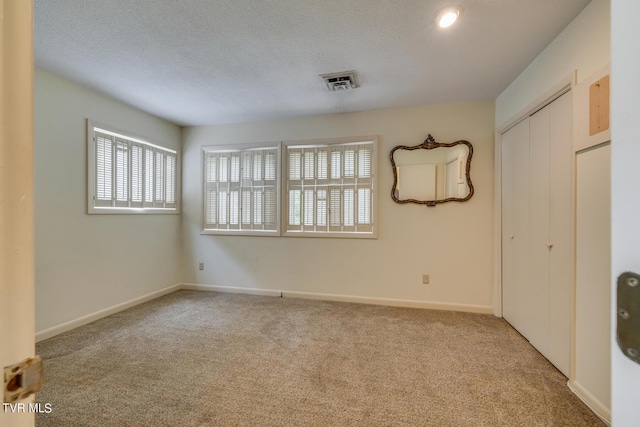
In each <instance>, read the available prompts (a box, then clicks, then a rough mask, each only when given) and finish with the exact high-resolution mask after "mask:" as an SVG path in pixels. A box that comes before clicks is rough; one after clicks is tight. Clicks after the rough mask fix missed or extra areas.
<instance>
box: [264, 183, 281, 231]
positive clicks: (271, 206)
mask: <svg viewBox="0 0 640 427" xmlns="http://www.w3.org/2000/svg"><path fill="white" fill-rule="evenodd" d="M277 197H278V195H277V190H276V189H275V188H267V189H265V190H264V224H265V226H267V227H268V228H273V227H275V225H276V218H277V211H276V210H277V206H278V205H277V203H278V199H277Z"/></svg>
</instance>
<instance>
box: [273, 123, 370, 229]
mask: <svg viewBox="0 0 640 427" xmlns="http://www.w3.org/2000/svg"><path fill="white" fill-rule="evenodd" d="M363 144H371V147H372V153H371V165H370V167H371V176H370V185H371V197H370V203H371V211H370V221H371V231H367V232H363V231H335V230H333V231H307V230H300V231H298V230H290V229H289V224H288V223H289V181H290V178H289V155H288V153H289V149H291V148H293V149H296V148H300V149H305V148H306V149H308V148H325V147H326V148H328V149H329V153H331V151H330V149H331V147H332V146H341V147H347V146H362V145H363ZM282 146H283V147H282V160H281V165H282V166H281V169H282V174H283V175H282V189H281V193H282V196H281V199H282V206H281V211H282V235H283V236H286V237H313V238H322V237H327V238H342V239H345V238H346V239H350V238H351V239H377V237H378V212H377V211H378V193H379V189H378V182H377V176H378V173H377V172H378V137H377V136H359V137H347V138H331V139H317V140H297V141H285V142H283V143H282ZM328 156H329V157H330V156H331V154H328ZM300 161H301V163H304V161H305V159H304V156H302V157H301V159H300ZM316 162H317V161H316ZM341 166H343V165H341ZM330 174H331V166H328V170H327V175H328V176H327V178H328V179H327V181H328V182H329V181H333V180H332V179H331V177H330ZM356 175H357V174H356ZM304 180H305V179H304V177H301V181H304ZM340 180H344V177H342V178H340ZM315 181H317V179H315ZM328 185H329V186H331V187H334V188H341V189H342V190H344V189H345V185H344V184H341V185H335V181H334V185H331V184H328ZM329 186H327V190H329V189H330V188H331V187H329ZM352 186H353V188H354V189H355V192H356V193H357V192H358V189H359V188H360V187H358V183H357V179H354V183H353V184H352ZM314 188H316V189H317V186H314ZM365 188H368V187H365ZM304 197H305V195H304V192H302V193H301V194H300V200H301V202H302V203H303V200H304ZM329 198H330V193H329V191H327V193H326V199H325V203H326V204H327V206H328V204H329V203H330V200H329ZM341 204H342V201H341ZM355 205H356V202H354V207H353V208H354V209H355ZM343 210H344V209H343V207H342V206H341V214H340V215H341V221H342V211H343ZM314 216H315V214H314ZM355 216H356V217H357V214H356V215H355ZM300 221H301V222H302V221H304V218H303V215H302V214H301V217H300ZM326 221H327V223H329V222H330V218H329V213H328V212H327V214H326Z"/></svg>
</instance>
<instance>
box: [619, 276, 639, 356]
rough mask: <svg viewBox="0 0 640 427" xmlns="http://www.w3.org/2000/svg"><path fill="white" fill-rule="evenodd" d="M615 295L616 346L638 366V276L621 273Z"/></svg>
mask: <svg viewBox="0 0 640 427" xmlns="http://www.w3.org/2000/svg"><path fill="white" fill-rule="evenodd" d="M617 294H618V300H617V305H616V308H617V310H618V315H617V316H616V320H617V328H616V336H617V341H618V346H619V347H620V350H622V353H624V355H625V356H627V357H628V358H629V359H631V360H632V361H634V362H636V363H638V364H640V275H638V274H636V273H632V272H626V273H622V274H621V275H620V276H619V277H618V283H617Z"/></svg>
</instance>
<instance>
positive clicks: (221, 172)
mask: <svg viewBox="0 0 640 427" xmlns="http://www.w3.org/2000/svg"><path fill="white" fill-rule="evenodd" d="M203 161H204V164H203V171H204V174H203V175H204V185H203V187H204V188H203V190H204V194H203V200H204V212H203V214H204V221H203V222H204V227H203V229H204V230H203V233H205V234H253V235H265V234H266V235H269V234H272V235H279V234H280V211H279V206H280V191H279V187H280V144H267V145H243V146H237V145H236V146H224V147H222V146H209V147H203Z"/></svg>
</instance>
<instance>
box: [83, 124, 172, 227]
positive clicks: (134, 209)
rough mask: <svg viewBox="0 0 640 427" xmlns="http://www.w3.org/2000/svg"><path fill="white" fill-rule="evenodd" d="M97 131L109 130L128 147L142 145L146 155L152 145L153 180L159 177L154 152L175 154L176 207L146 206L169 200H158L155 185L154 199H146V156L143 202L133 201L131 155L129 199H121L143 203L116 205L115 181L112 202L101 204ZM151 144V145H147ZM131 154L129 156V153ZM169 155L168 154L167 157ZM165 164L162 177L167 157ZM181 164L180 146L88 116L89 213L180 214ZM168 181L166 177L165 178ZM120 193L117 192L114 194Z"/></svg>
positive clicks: (142, 183) (107, 132)
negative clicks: (158, 140)
mask: <svg viewBox="0 0 640 427" xmlns="http://www.w3.org/2000/svg"><path fill="white" fill-rule="evenodd" d="M96 132H98V133H103V134H108V135H111V136H113V137H114V138H117V139H118V140H120V141H124V142H126V143H127V144H128V145H127V147H133V146H135V147H141V149H142V152H145V154H144V156H146V155H147V154H146V150H147V149H151V150H153V152H154V159H153V160H152V162H153V165H154V166H153V175H154V177H153V181H154V183H155V182H156V177H157V171H156V157H155V153H156V152H165V153H169V154H171V156H170V157H172V158H173V159H174V162H175V165H174V168H173V171H174V176H173V181H174V183H173V196H174V202H173V203H172V204H173V205H174V206H173V207H165V206H145V205H146V204H147V203H152V204H153V205H156V204H158V203H160V204H163V205H165V204H167V202H166V200H163V201H162V202H157V201H155V193H156V190H157V189H156V187H155V185H154V189H153V190H152V191H153V193H154V198H153V199H154V200H152V201H148V200H146V197H145V191H146V190H145V187H146V185H147V182H146V162H144V160H143V159H144V158H145V157H142V158H141V160H140V164H141V165H142V169H143V170H142V172H141V174H140V177H141V180H142V182H141V189H142V193H141V194H142V195H141V201H140V202H136V201H131V200H130V199H131V196H130V194H129V193H130V192H132V190H131V189H130V180H131V179H132V177H131V172H130V171H129V165H130V164H131V162H132V161H133V160H131V159H129V160H128V163H127V165H128V166H127V186H128V187H127V200H126V201H125V200H122V201H121V202H122V203H123V204H129V205H130V204H132V203H140V206H115V205H114V204H115V203H118V202H117V200H116V199H115V198H114V193H117V188H116V185H112V187H111V192H112V199H111V200H112V202H111V203H112V205H111V206H106V205H105V206H99V205H98V199H97V195H98V189H97V186H96V182H97V168H98V161H97V151H98V147H97V145H98V143H97V137H96ZM115 143H116V144H118V141H115ZM147 147H148V148H147ZM141 154H142V153H141ZM129 157H130V156H129ZM166 158H168V157H167V156H166V154H165V157H164V159H166ZM163 166H164V168H165V171H164V173H163V179H166V175H167V174H166V160H164V163H163ZM180 168H181V158H180V150H179V149H175V148H172V147H170V146H168V145H167V144H163V143H160V142H157V141H154V140H152V139H151V138H147V137H144V136H139V135H137V134H135V133H132V132H128V131H123V130H120V129H117V128H115V127H113V126H110V125H107V124H104V123H100V122H97V121H94V120H91V119H87V213H88V214H91V215H94V214H98V215H104V214H107V215H109V214H120V215H122V214H125V215H126V214H160V215H177V214H180V210H181V198H180V196H181V194H180V188H181V185H180V177H181V173H180ZM115 172H116V171H115V170H114V169H113V167H112V170H111V174H112V175H113V174H114V173H115ZM165 182H166V181H165ZM163 186H164V188H163V189H162V192H163V194H165V192H166V185H163ZM115 197H117V195H116V196H115Z"/></svg>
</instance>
